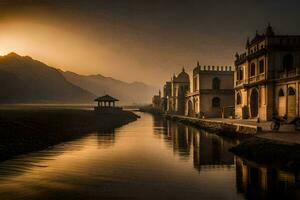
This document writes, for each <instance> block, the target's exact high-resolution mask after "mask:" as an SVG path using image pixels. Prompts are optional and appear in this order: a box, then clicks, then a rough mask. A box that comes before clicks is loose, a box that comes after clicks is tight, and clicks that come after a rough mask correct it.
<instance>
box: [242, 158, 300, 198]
mask: <svg viewBox="0 0 300 200" xmlns="http://www.w3.org/2000/svg"><path fill="white" fill-rule="evenodd" d="M236 184H237V190H238V192H240V193H243V194H244V195H245V196H246V198H247V199H300V187H299V186H300V174H299V172H287V171H282V170H279V169H276V168H271V167H265V166H260V165H258V164H256V163H253V162H250V161H245V160H243V159H241V158H236Z"/></svg>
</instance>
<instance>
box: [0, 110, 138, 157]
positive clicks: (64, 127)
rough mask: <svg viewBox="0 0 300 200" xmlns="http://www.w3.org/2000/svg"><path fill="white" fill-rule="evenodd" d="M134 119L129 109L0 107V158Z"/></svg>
mask: <svg viewBox="0 0 300 200" xmlns="http://www.w3.org/2000/svg"><path fill="white" fill-rule="evenodd" d="M136 119H137V115H135V114H134V113H132V112H129V111H121V112H120V113H118V114H100V113H95V112H94V111H89V110H76V109H65V110H61V109H55V110H54V109H52V110H50V109H49V110H45V109H42V110H39V109H34V110H28V109H27V110H0V160H5V159H9V158H11V157H13V156H15V155H19V154H23V153H27V152H31V151H35V150H41V149H44V148H47V147H48V146H52V145H55V144H58V143H60V142H64V141H67V140H71V139H75V138H77V137H80V136H82V135H83V134H85V133H89V132H92V131H101V130H108V129H113V128H116V127H120V126H122V125H124V124H127V123H129V122H132V121H134V120H136Z"/></svg>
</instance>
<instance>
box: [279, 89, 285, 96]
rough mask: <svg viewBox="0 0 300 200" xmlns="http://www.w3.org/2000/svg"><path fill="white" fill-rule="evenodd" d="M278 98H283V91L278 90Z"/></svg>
mask: <svg viewBox="0 0 300 200" xmlns="http://www.w3.org/2000/svg"><path fill="white" fill-rule="evenodd" d="M278 96H280V97H283V96H284V92H283V89H280V90H279V93H278Z"/></svg>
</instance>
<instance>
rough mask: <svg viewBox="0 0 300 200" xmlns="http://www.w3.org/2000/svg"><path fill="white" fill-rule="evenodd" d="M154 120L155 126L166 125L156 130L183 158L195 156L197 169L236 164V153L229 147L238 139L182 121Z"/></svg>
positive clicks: (156, 118)
mask: <svg viewBox="0 0 300 200" xmlns="http://www.w3.org/2000/svg"><path fill="white" fill-rule="evenodd" d="M153 121H154V127H166V128H165V129H164V131H159V130H155V132H156V133H160V134H164V135H165V137H164V138H165V140H166V142H168V143H169V142H171V144H172V147H173V151H174V152H175V153H178V154H179V155H180V156H181V158H183V159H187V158H189V157H190V156H193V162H194V167H195V169H197V170H199V171H200V170H201V169H202V168H226V167H232V166H233V165H234V155H233V154H232V153H231V152H229V149H230V148H231V147H232V146H234V145H235V144H236V141H234V140H226V139H223V138H221V137H219V136H217V135H213V134H209V133H207V132H206V131H202V130H201V131H200V130H199V129H196V128H194V127H191V126H186V125H184V124H181V123H177V122H173V121H169V120H159V119H158V117H155V119H154V120H153Z"/></svg>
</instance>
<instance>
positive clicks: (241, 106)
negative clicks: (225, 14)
mask: <svg viewBox="0 0 300 200" xmlns="http://www.w3.org/2000/svg"><path fill="white" fill-rule="evenodd" d="M235 68H236V69H235V76H234V79H235V81H234V88H235V115H236V117H237V118H241V119H247V118H254V119H257V118H259V119H261V120H270V119H271V117H272V116H273V115H274V114H278V115H279V116H284V115H287V116H288V117H296V116H298V117H299V116H300V115H299V112H300V111H299V110H300V105H299V101H300V99H299V93H300V35H277V34H275V32H274V30H273V28H272V27H271V26H270V25H268V27H267V29H266V31H265V32H264V33H263V34H259V33H257V32H256V35H255V37H254V38H253V39H252V40H249V39H248V40H247V42H246V52H244V53H242V54H238V53H237V54H236V60H235Z"/></svg>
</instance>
